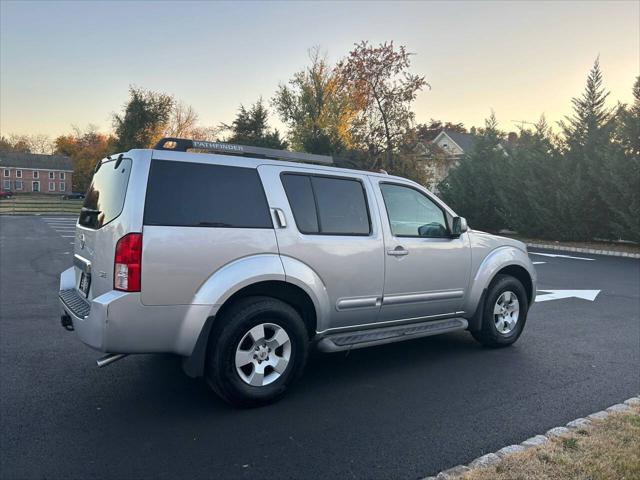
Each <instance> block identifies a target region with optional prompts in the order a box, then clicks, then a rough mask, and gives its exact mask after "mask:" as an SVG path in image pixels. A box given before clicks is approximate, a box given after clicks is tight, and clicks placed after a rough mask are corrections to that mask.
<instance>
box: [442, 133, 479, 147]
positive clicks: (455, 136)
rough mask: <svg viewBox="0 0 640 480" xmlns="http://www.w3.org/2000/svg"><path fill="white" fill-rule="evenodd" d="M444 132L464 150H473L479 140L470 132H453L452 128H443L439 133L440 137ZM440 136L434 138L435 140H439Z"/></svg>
mask: <svg viewBox="0 0 640 480" xmlns="http://www.w3.org/2000/svg"><path fill="white" fill-rule="evenodd" d="M442 134H445V135H447V136H448V137H449V138H450V139H451V140H453V141H454V142H456V144H457V145H458V146H459V147H460V148H461V149H462V150H463V151H464V152H469V151H471V150H473V146H474V144H475V143H476V140H477V138H476V136H475V135H472V134H470V133H460V132H453V131H451V130H442V132H440V133H439V134H438V137H439V136H440V135H442ZM438 137H436V138H435V139H434V142H435V141H436V140H437V138H438Z"/></svg>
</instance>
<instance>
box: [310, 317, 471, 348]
mask: <svg viewBox="0 0 640 480" xmlns="http://www.w3.org/2000/svg"><path fill="white" fill-rule="evenodd" d="M467 326H468V323H467V320H465V319H464V318H448V319H446V320H432V321H430V322H421V323H411V324H408V325H400V326H394V327H385V328H374V329H369V330H359V331H355V332H348V333H334V334H333V335H328V336H326V337H324V338H323V339H322V340H320V341H319V342H318V349H320V350H321V351H323V352H339V351H341V350H350V349H355V348H364V347H372V346H374V345H382V344H385V343H393V342H402V341H404V340H412V339H414V338H420V337H428V336H431V335H439V334H441V333H448V332H455V331H458V330H465V329H466V328H467Z"/></svg>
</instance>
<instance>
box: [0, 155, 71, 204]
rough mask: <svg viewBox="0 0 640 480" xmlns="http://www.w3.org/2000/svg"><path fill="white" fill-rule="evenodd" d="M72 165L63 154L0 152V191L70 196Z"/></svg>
mask: <svg viewBox="0 0 640 480" xmlns="http://www.w3.org/2000/svg"><path fill="white" fill-rule="evenodd" d="M72 181H73V163H72V162H71V159H70V158H69V157H65V156H63V155H39V154H34V153H21V152H0V188H2V190H4V191H12V192H15V193H31V192H38V193H44V194H58V195H60V194H65V193H71V185H72Z"/></svg>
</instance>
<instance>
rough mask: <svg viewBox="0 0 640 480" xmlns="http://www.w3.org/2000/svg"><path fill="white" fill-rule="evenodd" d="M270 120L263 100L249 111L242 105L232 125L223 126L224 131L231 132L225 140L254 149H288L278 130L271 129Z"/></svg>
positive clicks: (260, 99)
mask: <svg viewBox="0 0 640 480" xmlns="http://www.w3.org/2000/svg"><path fill="white" fill-rule="evenodd" d="M268 119H269V111H268V109H267V108H266V107H265V106H264V102H263V100H262V98H259V99H258V101H257V102H256V103H254V104H253V105H252V106H251V107H250V108H249V109H246V108H245V107H244V106H243V105H240V109H239V110H238V113H237V115H236V118H235V120H234V121H233V122H232V123H231V125H226V124H223V125H222V128H223V129H225V130H229V131H230V132H231V136H229V137H228V138H225V141H226V142H230V143H238V144H240V145H252V146H254V147H267V148H275V149H278V150H284V149H286V148H287V142H285V141H284V140H282V138H280V133H279V132H278V130H275V129H274V130H272V129H270V128H269V124H268Z"/></svg>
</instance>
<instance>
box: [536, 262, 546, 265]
mask: <svg viewBox="0 0 640 480" xmlns="http://www.w3.org/2000/svg"><path fill="white" fill-rule="evenodd" d="M543 263H547V262H533V264H534V265H542V264H543Z"/></svg>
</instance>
